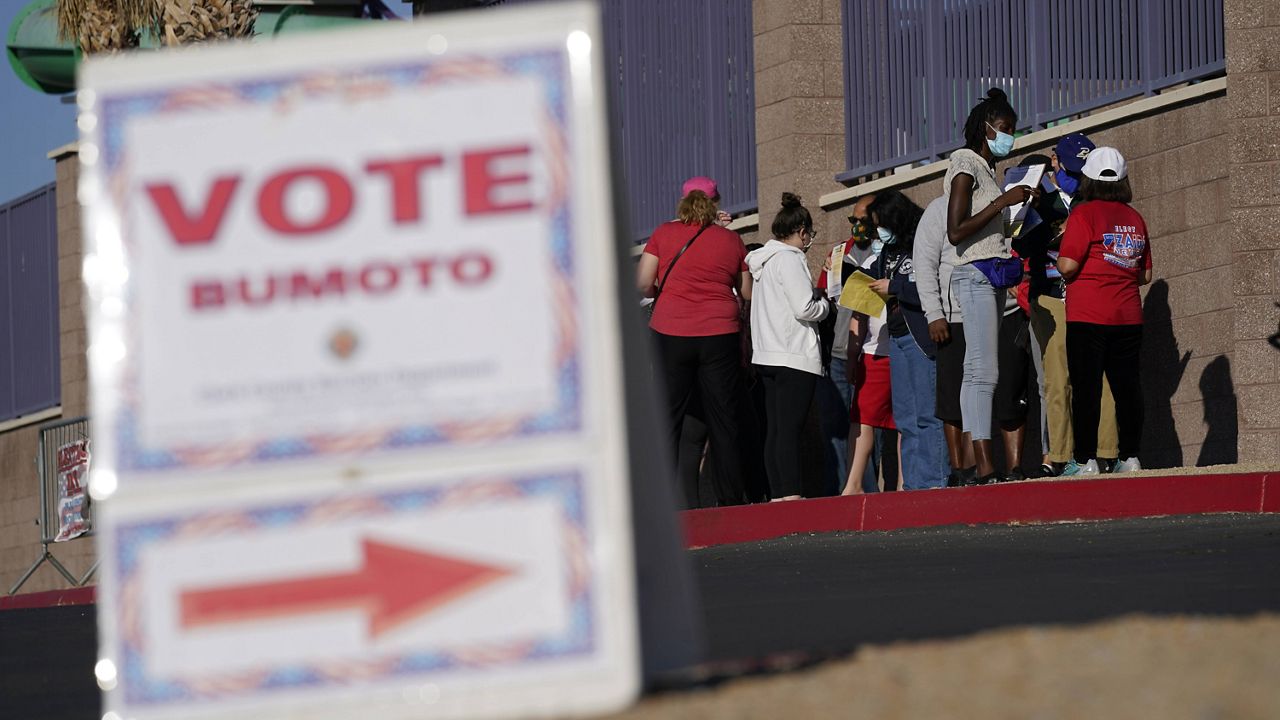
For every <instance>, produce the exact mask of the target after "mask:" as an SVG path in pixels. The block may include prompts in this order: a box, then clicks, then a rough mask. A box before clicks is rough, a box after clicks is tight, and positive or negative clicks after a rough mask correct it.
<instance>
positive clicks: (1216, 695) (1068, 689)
mask: <svg viewBox="0 0 1280 720" xmlns="http://www.w3.org/2000/svg"><path fill="white" fill-rule="evenodd" d="M1277 678H1280V616H1277V615H1261V616H1257V617H1253V618H1246V619H1224V618H1205V617H1172V618H1152V617H1129V618H1122V619H1118V620H1113V621H1108V622H1104V623H1099V624H1095V625H1087V626H1081V627H1028V628H1017V629H1009V630H998V631H992V632H987V633H982V634H980V635H976V636H973V637H970V638H964V639H959V640H948V641H931V642H923V643H902V644H895V645H888V646H872V647H866V648H863V649H862V650H860V651H858V652H857V653H856V654H854V655H853V656H851V657H849V658H847V659H844V660H838V661H832V662H828V663H825V664H822V665H819V666H816V667H813V668H811V669H807V670H802V671H796V672H792V673H786V674H779V675H772V676H765V677H756V678H747V679H740V680H733V681H730V682H727V683H724V684H721V685H719V686H716V687H713V688H707V689H698V690H690V691H683V692H670V693H664V694H660V695H656V696H652V697H649V698H646V699H645V700H644V701H643V702H641V703H640V705H639V706H637V707H636V708H634V709H632V710H630V711H628V712H626V713H623V714H621V715H618V716H616V717H617V718H619V720H623V719H625V720H650V719H653V718H664V719H666V718H690V719H691V720H692V719H694V718H697V719H698V720H718V719H721V718H723V719H724V720H730V719H733V720H738V719H741V718H762V719H763V718H768V719H769V720H777V719H780V718H823V717H830V718H847V719H850V720H857V719H860V718H867V719H868V720H871V719H873V718H874V719H875V720H895V719H897V718H982V719H983V720H1002V719H1004V718H1008V719H1009V720H1015V719H1016V720H1023V719H1025V718H1036V719H1038V720H1039V719H1044V720H1058V719H1062V720H1067V719H1074V718H1080V719H1081V720H1094V719H1096V718H1162V720H1175V719H1179V718H1187V719H1189V720H1190V719H1192V718H1194V719H1196V720H1204V719H1208V718H1212V719H1214V720H1227V719H1229V718H1277V717H1280V682H1278V681H1277Z"/></svg>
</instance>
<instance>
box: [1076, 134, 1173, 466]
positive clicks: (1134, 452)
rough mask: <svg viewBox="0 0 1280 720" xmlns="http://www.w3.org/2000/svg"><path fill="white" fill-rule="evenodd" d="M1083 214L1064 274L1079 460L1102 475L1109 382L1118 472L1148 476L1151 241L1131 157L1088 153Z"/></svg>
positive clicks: (1079, 201)
mask: <svg viewBox="0 0 1280 720" xmlns="http://www.w3.org/2000/svg"><path fill="white" fill-rule="evenodd" d="M1081 172H1082V173H1083V174H1084V179H1083V180H1082V181H1081V182H1080V190H1079V193H1078V194H1077V196H1076V199H1075V203H1076V208H1075V209H1074V210H1073V211H1072V213H1071V217H1070V219H1068V221H1067V229H1066V232H1065V233H1064V235H1063V238H1062V248H1061V250H1060V252H1059V254H1058V271H1059V272H1061V273H1062V277H1063V278H1064V279H1065V280H1066V282H1067V366H1068V369H1069V371H1070V373H1071V389H1072V403H1071V417H1072V424H1073V426H1074V427H1073V429H1074V431H1075V454H1076V459H1077V460H1082V459H1083V460H1084V461H1085V462H1084V463H1083V465H1084V467H1085V469H1086V471H1087V472H1091V473H1093V472H1097V471H1098V468H1097V457H1096V455H1097V447H1096V445H1097V427H1098V413H1099V406H1100V404H1101V400H1102V378H1103V377H1104V376H1105V377H1106V378H1107V379H1108V380H1109V381H1110V383H1111V392H1112V394H1113V395H1114V396H1115V401H1116V426H1117V430H1118V432H1119V456H1118V457H1119V462H1118V463H1117V465H1116V471H1117V472H1129V471H1133V470H1141V469H1142V465H1141V463H1140V462H1139V461H1138V445H1139V443H1140V442H1141V439H1142V420H1143V407H1142V372H1141V369H1140V365H1139V355H1140V354H1141V351H1142V298H1141V296H1140V295H1139V292H1138V288H1139V287H1140V286H1142V285H1146V284H1147V283H1149V282H1151V241H1150V237H1149V236H1148V235H1147V224H1146V221H1145V220H1143V218H1142V215H1141V214H1139V213H1138V211H1137V210H1134V209H1133V207H1131V206H1130V205H1129V203H1130V202H1132V201H1133V190H1132V188H1131V187H1130V185H1129V171H1128V166H1127V164H1126V163H1125V160H1124V156H1123V155H1121V154H1120V151H1118V150H1116V149H1115V148H1109V147H1100V148H1097V149H1096V150H1094V151H1093V152H1091V153H1089V157H1088V159H1087V160H1085V163H1084V166H1083V168H1082V169H1081Z"/></svg>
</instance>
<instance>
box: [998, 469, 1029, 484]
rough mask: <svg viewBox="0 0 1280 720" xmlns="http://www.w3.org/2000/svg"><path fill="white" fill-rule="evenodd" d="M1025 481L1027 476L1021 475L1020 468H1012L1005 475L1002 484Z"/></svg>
mask: <svg viewBox="0 0 1280 720" xmlns="http://www.w3.org/2000/svg"><path fill="white" fill-rule="evenodd" d="M1026 479H1027V476H1026V475H1023V474H1022V468H1014V469H1012V470H1010V471H1009V472H1008V473H1006V474H1005V476H1004V480H1003V481H1002V482H1018V481H1019V480H1026Z"/></svg>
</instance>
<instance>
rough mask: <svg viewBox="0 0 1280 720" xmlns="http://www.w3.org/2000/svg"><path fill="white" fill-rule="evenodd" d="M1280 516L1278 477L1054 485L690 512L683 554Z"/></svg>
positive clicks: (686, 517) (1065, 482) (1184, 477)
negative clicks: (1119, 522) (956, 532)
mask: <svg viewBox="0 0 1280 720" xmlns="http://www.w3.org/2000/svg"><path fill="white" fill-rule="evenodd" d="M1222 512H1249V513H1256V512H1280V473H1249V474H1230V475H1171V476H1145V477H1106V478H1097V479H1090V480H1052V481H1032V482H1020V483H1010V484H1008V485H988V486H984V487H972V488H949V489H945V490H928V491H915V492H895V493H883V494H876V495H859V496H854V497H851V498H823V499H819V500H805V501H800V502H789V503H771V504H762V505H748V506H742V507H730V508H714V509H708V510H690V511H686V512H684V513H681V515H682V521H683V524H684V530H685V547H687V548H698V547H709V546H713V545H726V544H730V543H739V542H749V541H753V540H768V539H770V538H776V537H782V536H784V535H791V534H795V533H817V532H832V531H837V530H847V531H859V530H896V529H899V528H912V527H933V526H940V525H978V524H992V523H1042V522H1063V521H1071V520H1108V519H1117V518H1129V517H1155V516H1162V515H1195V514H1201V513H1222Z"/></svg>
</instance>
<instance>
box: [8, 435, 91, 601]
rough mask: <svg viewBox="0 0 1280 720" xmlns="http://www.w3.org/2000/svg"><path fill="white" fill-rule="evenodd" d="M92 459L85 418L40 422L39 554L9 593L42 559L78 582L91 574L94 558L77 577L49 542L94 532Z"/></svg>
mask: <svg viewBox="0 0 1280 720" xmlns="http://www.w3.org/2000/svg"><path fill="white" fill-rule="evenodd" d="M91 462H92V447H91V444H90V434H89V418H87V417H78V418H71V419H69V420H57V421H54V422H50V423H45V424H44V425H41V426H40V440H39V445H38V448H37V451H36V475H37V478H38V481H39V483H40V516H39V520H38V522H39V523H40V557H39V558H37V559H36V561H35V563H34V564H32V565H31V567H30V568H28V569H27V571H26V572H25V573H24V574H23V575H22V577H21V578H19V579H18V582H16V583H15V584H14V585H13V586H12V587H11V588H9V594H10V595H12V594H14V593H16V592H17V591H18V590H19V589H20V588H21V587H22V586H23V584H25V583H26V582H27V580H29V579H30V578H31V576H32V575H33V574H35V571H36V570H37V569H39V567H40V565H41V564H43V563H46V562H47V563H49V564H50V565H52V566H53V567H54V569H55V570H57V571H58V573H59V574H60V575H62V577H63V578H65V579H66V581H67V582H68V583H70V584H72V585H74V586H77V587H79V586H82V585H84V584H85V583H86V582H88V581H89V578H91V577H93V574H94V572H96V571H97V569H98V563H97V562H94V564H93V565H92V566H91V567H90V568H89V570H88V571H87V572H85V574H84V576H83V577H80V578H76V577H75V576H74V575H72V574H71V571H69V570H67V568H66V566H65V565H63V564H62V563H61V562H60V561H59V560H58V559H57V558H56V557H54V555H53V553H52V552H50V550H49V546H50V545H52V544H54V543H59V542H65V541H67V540H72V539H75V538H77V537H90V536H92V535H93V505H92V503H91V502H90V500H89V493H88V479H89V475H88V468H89V464H90V463H91Z"/></svg>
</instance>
